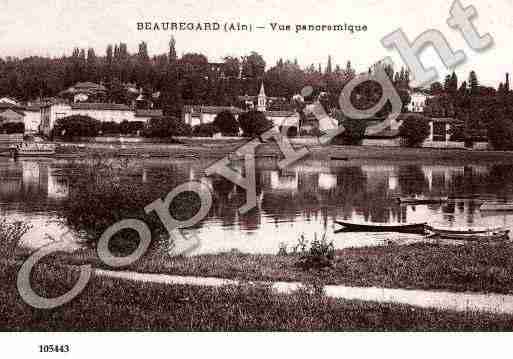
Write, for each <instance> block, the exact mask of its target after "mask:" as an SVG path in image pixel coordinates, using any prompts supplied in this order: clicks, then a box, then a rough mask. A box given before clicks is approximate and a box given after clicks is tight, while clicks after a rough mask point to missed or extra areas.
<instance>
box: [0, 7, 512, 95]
mask: <svg viewBox="0 0 513 359" xmlns="http://www.w3.org/2000/svg"><path fill="white" fill-rule="evenodd" d="M461 3H462V4H463V6H469V5H473V6H475V7H476V10H477V12H478V17H477V18H476V19H474V20H473V23H474V24H475V26H476V28H477V30H478V31H479V32H480V34H481V35H483V34H485V33H490V35H492V37H493V39H494V46H493V47H492V48H490V49H488V50H486V51H484V52H481V53H476V52H474V51H473V50H472V49H470V48H469V47H468V45H467V44H466V42H465V41H464V39H463V37H462V36H461V35H460V33H459V32H458V31H456V30H454V29H451V28H450V27H449V26H448V25H447V23H446V21H447V19H448V18H449V16H450V15H449V10H450V7H451V4H452V0H451V1H449V0H430V1H413V0H357V1H348V0H323V1H321V0H317V1H312V0H294V1H292V0H255V1H234V0H215V1H212V0H201V1H197V0H196V1H192V0H191V1H173V0H153V1H148V0H147V1H141V0H138V1H135V0H123V1H120V0H109V1H106V0H105V1H100V0H80V1H78V0H40V1H28V0H0V57H6V56H17V57H25V56H30V55H42V56H52V57H54V56H61V55H63V54H67V55H69V54H71V51H72V49H73V48H74V47H80V48H88V47H93V48H94V49H95V51H96V53H97V54H98V55H104V54H105V49H106V47H107V45H108V44H109V43H118V42H125V43H127V45H128V49H129V51H130V52H136V51H137V46H138V43H139V42H141V41H146V42H147V43H148V48H149V52H150V55H152V54H157V53H163V52H167V48H168V42H169V38H170V36H171V35H173V36H174V37H175V39H176V49H177V52H178V55H181V54H183V53H186V52H200V53H203V54H205V55H207V57H208V58H209V60H210V61H221V59H222V58H223V57H224V56H227V55H231V56H242V55H245V54H248V53H249V52H250V51H256V52H258V53H260V54H261V55H262V56H263V57H264V59H265V60H266V62H267V64H268V67H269V66H271V65H273V64H275V63H276V61H277V60H278V59H279V58H288V59H291V60H292V59H294V58H297V59H298V62H299V64H300V65H301V66H303V67H306V66H308V65H309V64H311V63H315V64H318V63H322V65H323V67H324V66H325V64H326V61H327V58H328V55H331V56H332V59H333V63H335V64H336V63H338V64H341V65H342V66H345V64H346V62H347V61H348V60H350V61H351V63H352V64H353V67H354V68H356V70H357V71H364V70H365V69H366V68H368V67H369V65H371V64H372V63H374V62H377V61H379V60H380V59H382V58H384V57H385V56H390V57H391V58H392V59H393V61H394V63H395V64H396V68H400V67H401V66H402V65H403V63H402V61H401V58H400V57H399V55H398V53H397V51H395V50H388V49H385V48H384V47H383V45H381V42H380V40H381V38H383V37H384V36H386V35H387V34H389V33H391V32H393V31H395V30H397V29H399V28H400V29H402V30H403V31H404V32H405V34H406V35H407V37H408V38H409V39H410V40H413V39H414V38H415V37H417V36H418V35H420V34H421V33H422V32H424V31H426V30H429V29H436V30H439V31H440V32H442V33H443V34H444V35H445V37H446V38H447V40H448V41H449V43H450V45H451V47H452V48H453V49H455V50H456V49H460V50H463V51H464V52H465V54H466V55H467V61H466V63H464V64H462V65H460V66H458V67H457V68H456V73H457V74H458V77H459V79H460V80H463V79H467V77H468V73H469V71H470V70H475V71H476V72H477V75H478V79H479V81H480V83H482V84H485V85H492V86H497V84H498V83H499V82H500V81H503V79H504V76H505V73H506V72H513V50H512V48H511V44H512V41H511V40H512V38H513V36H512V35H513V11H512V10H513V0H461ZM162 21H165V22H219V23H221V24H223V23H225V22H240V23H245V24H253V26H265V29H261V30H258V29H255V31H253V32H231V33H227V32H224V31H221V32H190V31H186V32H183V31H138V30H137V22H162ZM272 22H278V23H281V24H290V25H291V26H292V29H294V27H295V25H296V24H321V25H322V24H344V23H347V24H354V25H364V24H365V25H367V27H368V30H367V31H366V32H360V33H354V34H350V33H346V32H309V33H299V34H298V33H295V31H290V32H287V31H284V32H273V31H272V30H271V27H270V25H269V24H270V23H272ZM421 59H422V60H423V61H424V63H425V65H426V66H434V67H435V68H436V69H437V70H438V71H439V74H440V80H441V81H443V77H444V76H445V75H446V74H447V72H448V70H447V69H445V68H444V66H443V64H442V62H441V61H440V60H439V58H438V56H437V55H436V54H435V52H434V51H433V50H432V49H430V48H428V49H426V50H425V51H424V52H423V54H422V57H421Z"/></svg>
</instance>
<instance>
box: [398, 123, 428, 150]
mask: <svg viewBox="0 0 513 359" xmlns="http://www.w3.org/2000/svg"><path fill="white" fill-rule="evenodd" d="M399 136H400V137H402V138H403V139H404V141H405V142H404V144H405V145H406V146H407V147H418V146H420V145H421V144H422V142H424V141H425V140H426V138H428V136H429V124H428V122H427V121H426V120H425V119H423V118H416V117H411V116H409V117H406V118H405V119H404V120H403V123H402V124H401V126H400V127H399Z"/></svg>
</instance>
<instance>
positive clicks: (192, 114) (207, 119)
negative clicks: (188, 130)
mask: <svg viewBox="0 0 513 359" xmlns="http://www.w3.org/2000/svg"><path fill="white" fill-rule="evenodd" d="M223 111H228V112H231V113H232V114H233V116H234V117H235V118H238V117H239V115H240V114H241V113H242V112H244V111H243V110H242V109H240V108H238V107H233V106H202V105H185V106H184V107H183V119H184V122H185V123H186V124H188V125H190V126H192V127H194V126H197V125H201V124H206V123H211V122H214V120H215V118H216V116H217V115H218V114H219V113H221V112H223Z"/></svg>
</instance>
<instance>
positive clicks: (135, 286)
mask: <svg viewBox="0 0 513 359" xmlns="http://www.w3.org/2000/svg"><path fill="white" fill-rule="evenodd" d="M18 265H19V264H13V263H11V264H6V263H5V262H0V313H2V314H0V330H9V331H27V330H30V331H88V330H94V331H118V330H120V331H121V330H122V331H136V330H137V331H145V330H152V331H159V330H162V331H171V330H187V331H189V330H194V331H212V330H229V331H241V330H243V331H254V330H282V331H313V330H318V331H326V330H330V331H338V330H361V331H368V330H371V331H391V330H441V331H445V330H452V331H454V330H465V331H474V330H512V329H513V316H508V315H492V314H478V313H473V312H468V313H456V312H451V311H440V310H430V309H418V308H414V307H411V306H406V305H393V304H377V303H365V302H358V301H343V300H335V299H329V298H326V297H325V296H323V295H322V294H315V292H309V291H306V290H304V291H301V292H298V293H296V294H293V295H278V294H275V293H273V292H272V291H271V290H270V289H269V288H265V287H261V286H260V287H255V286H250V285H241V286H231V287H222V288H205V287H192V286H178V285H174V286H169V285H161V284H149V283H137V282H128V281H121V280H115V279H105V278H99V277H93V278H92V280H91V281H90V282H89V284H88V286H87V288H86V290H85V291H84V292H83V293H82V294H81V295H80V296H79V297H77V298H76V299H75V300H73V301H71V302H70V303H68V304H66V305H64V306H62V307H60V308H57V309H53V310H38V309H34V308H32V307H30V306H28V305H26V304H25V303H24V302H23V301H22V299H21V298H20V297H19V295H18V294H17V291H16V274H17V268H18ZM77 277H78V272H77V271H75V270H73V269H70V268H69V267H68V268H65V267H62V266H53V265H41V266H39V267H38V268H36V270H35V271H34V272H33V283H34V287H35V289H36V290H37V291H38V292H39V293H41V294H42V295H45V296H48V297H50V296H56V295H59V294H62V293H64V292H65V291H66V290H68V289H69V288H70V287H71V286H72V284H73V283H74V280H76V278H77Z"/></svg>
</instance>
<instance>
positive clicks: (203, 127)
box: [192, 123, 219, 137]
mask: <svg viewBox="0 0 513 359" xmlns="http://www.w3.org/2000/svg"><path fill="white" fill-rule="evenodd" d="M218 132H219V129H218V128H217V126H216V125H215V124H214V123H202V124H199V125H197V126H194V127H193V128H192V135H193V136H198V137H212V136H214V134H216V133H218Z"/></svg>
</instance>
